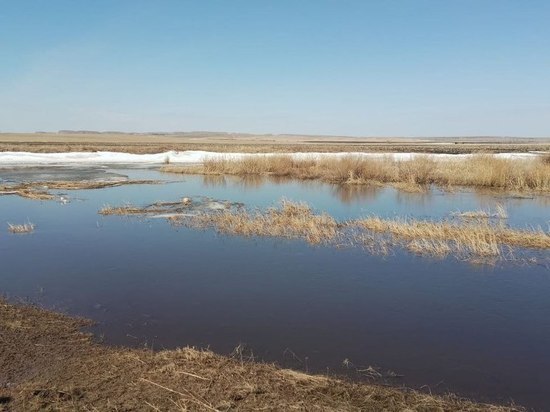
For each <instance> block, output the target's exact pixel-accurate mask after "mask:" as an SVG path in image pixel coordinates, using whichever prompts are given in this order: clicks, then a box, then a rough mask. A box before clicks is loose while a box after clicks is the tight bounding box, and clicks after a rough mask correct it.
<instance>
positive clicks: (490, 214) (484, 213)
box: [453, 204, 508, 219]
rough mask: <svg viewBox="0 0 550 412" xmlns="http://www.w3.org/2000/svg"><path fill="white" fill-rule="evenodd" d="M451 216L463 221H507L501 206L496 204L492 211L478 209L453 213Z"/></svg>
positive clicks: (506, 215) (506, 214)
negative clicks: (463, 219)
mask: <svg viewBox="0 0 550 412" xmlns="http://www.w3.org/2000/svg"><path fill="white" fill-rule="evenodd" d="M453 216H456V217H461V218H465V219H508V212H507V211H506V209H505V208H504V207H503V206H502V205H501V204H498V205H497V206H496V207H495V210H494V211H493V210H491V209H479V210H471V211H466V212H455V213H453Z"/></svg>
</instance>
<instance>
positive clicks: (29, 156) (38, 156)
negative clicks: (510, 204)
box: [0, 150, 540, 166]
mask: <svg viewBox="0 0 550 412" xmlns="http://www.w3.org/2000/svg"><path fill="white" fill-rule="evenodd" d="M278 155H281V153H219V152H205V151H193V150H188V151H184V152H176V151H169V152H164V153H156V154H132V153H119V152H66V153H30V152H0V166H11V165H14V166H19V165H20V166H25V165H29V166H32V165H40V166H46V165H52V166H53V165H60V166H63V165H109V164H144V165H145V164H159V165H160V164H163V163H171V164H193V163H202V162H203V161H204V160H205V159H228V160H237V159H243V158H248V157H255V156H278ZM288 155H290V156H292V157H293V158H294V159H297V160H300V159H320V158H342V157H346V156H355V157H358V158H373V159H380V158H390V159H393V160H411V159H414V158H416V157H429V158H431V159H434V160H448V159H465V158H468V157H471V156H473V155H471V154H442V153H437V154H426V153H357V152H339V153H290V154H288ZM539 155H540V153H498V154H495V155H494V156H495V157H497V158H501V159H511V158H514V159H532V158H535V157H537V156H539Z"/></svg>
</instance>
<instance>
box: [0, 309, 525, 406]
mask: <svg viewBox="0 0 550 412" xmlns="http://www.w3.org/2000/svg"><path fill="white" fill-rule="evenodd" d="M89 323H90V322H86V321H85V320H79V319H72V318H68V317H65V316H62V315H59V314H56V313H52V312H47V311H44V310H41V309H38V308H35V307H29V306H19V305H11V304H8V303H6V302H5V301H3V300H1V299H0V331H1V334H0V337H1V339H2V350H0V370H1V371H2V373H0V398H1V399H2V400H3V402H2V403H1V404H0V410H2V408H7V409H5V410H9V411H35V410H49V411H54V410H55V411H142V410H143V411H147V410H153V411H154V410H159V411H180V412H181V411H252V410H271V411H275V410H276V411H290V410H315V411H366V412H371V411H372V412H374V411H406V410H414V411H426V412H428V411H434V412H435V411H457V410H460V411H465V412H474V411H492V412H504V411H521V410H523V408H521V407H514V406H510V407H506V406H496V405H488V404H480V403H475V402H471V401H469V400H465V399H461V398H458V397H456V396H453V395H444V396H437V395H431V394H428V393H422V392H418V391H413V390H408V389H405V388H392V387H387V386H379V385H374V384H369V383H352V382H348V381H345V380H341V379H337V378H334V377H331V376H320V375H308V374H305V373H302V372H298V371H292V370H285V369H280V368H278V367H277V366H275V365H271V364H265V363H257V362H253V361H250V360H248V359H246V358H243V357H242V356H239V352H236V354H235V356H234V357H226V356H221V355H217V354H214V353H212V352H210V351H201V350H196V349H193V348H182V349H176V350H163V351H160V352H153V351H150V350H143V349H141V350H140V349H127V348H121V347H110V346H103V345H100V344H98V343H94V342H93V340H92V337H91V335H89V334H85V333H83V332H81V331H80V330H79V329H80V328H81V327H82V326H87V325H89ZM241 353H242V352H241Z"/></svg>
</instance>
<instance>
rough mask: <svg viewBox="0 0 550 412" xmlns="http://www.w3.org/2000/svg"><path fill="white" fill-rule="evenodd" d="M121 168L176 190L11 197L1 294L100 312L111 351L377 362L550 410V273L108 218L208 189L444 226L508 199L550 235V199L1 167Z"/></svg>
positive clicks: (424, 382) (3, 206) (1, 206)
mask: <svg viewBox="0 0 550 412" xmlns="http://www.w3.org/2000/svg"><path fill="white" fill-rule="evenodd" d="M120 176H129V177H130V178H132V179H156V180H157V179H158V180H164V181H165V183H163V184H156V185H135V186H134V185H128V186H120V187H115V188H109V189H100V190H81V191H69V192H66V194H67V196H68V198H69V200H70V202H69V203H67V204H63V203H60V202H56V201H45V202H40V201H35V200H28V199H22V198H19V197H15V196H1V197H0V216H1V219H0V220H1V222H0V225H1V226H2V229H1V231H0V258H1V261H2V270H1V273H0V293H3V294H6V295H8V296H9V297H20V298H21V297H22V298H28V299H30V300H31V301H33V302H38V303H40V304H42V305H44V306H46V307H49V308H54V309H57V310H62V311H65V312H67V313H70V314H76V315H83V316H86V317H90V318H92V319H94V320H96V321H97V322H98V324H97V326H95V327H94V328H93V331H94V332H95V333H96V334H97V335H98V336H100V337H101V338H102V339H104V340H105V341H106V342H107V343H111V344H126V345H134V346H139V345H144V346H145V345H146V346H148V347H153V348H154V349H162V348H173V347H177V346H185V345H192V346H198V347H209V348H211V349H212V350H214V351H216V352H219V353H223V354H229V353H231V351H232V350H233V349H234V348H235V347H236V346H237V345H239V344H244V345H246V348H247V349H246V353H247V354H250V353H253V355H254V357H255V358H256V359H259V360H265V361H275V362H277V363H279V364H281V365H283V366H287V367H292V368H295V369H300V370H307V371H309V372H317V373H329V374H334V375H348V376H350V377H353V378H358V379H367V378H368V376H367V375H366V373H365V372H364V370H365V369H367V368H368V367H369V366H372V367H373V368H374V369H375V370H376V371H378V372H380V373H381V375H382V379H383V380H384V382H389V383H393V384H395V385H406V386H409V387H413V388H422V389H423V390H426V391H428V390H430V391H432V392H434V393H444V392H448V391H452V392H455V393H458V394H460V395H464V396H468V397H472V398H474V399H477V400H481V401H491V402H504V403H509V402H511V401H515V402H516V403H519V404H522V405H526V406H528V407H531V408H535V409H539V410H544V409H545V407H548V406H549V405H550V377H549V376H548V371H550V353H549V351H548V348H550V299H549V297H550V270H549V269H548V267H545V266H543V265H522V264H517V263H499V264H497V265H495V266H483V265H477V266H476V265H472V264H470V263H468V262H461V261H458V260H456V259H455V258H452V257H449V258H447V259H443V260H435V259H430V258H426V257H418V256H415V255H411V254H409V253H405V252H401V251H396V252H395V253H393V254H391V255H390V256H385V257H384V256H376V255H371V254H369V253H368V252H367V251H365V250H363V249H360V248H353V247H349V248H341V249H336V248H332V247H324V246H311V245H308V244H306V243H305V242H302V241H294V240H282V239H263V238H240V237H233V236H226V235H219V234H217V233H215V231H212V230H207V231H197V230H192V229H188V228H183V227H174V226H171V225H170V224H169V223H168V222H166V221H165V220H163V219H145V218H139V217H120V216H105V217H103V216H100V215H98V213H97V211H98V210H99V209H100V208H101V207H103V206H104V205H105V204H110V205H120V204H123V203H132V204H137V205H146V204H150V203H153V202H155V201H172V200H177V199H181V198H182V197H194V196H207V197H211V198H213V199H219V200H229V201H233V202H243V203H244V204H245V205H246V206H247V207H258V208H265V207H269V206H273V205H274V204H276V203H277V202H278V201H279V200H280V199H281V198H287V199H290V200H296V201H306V202H308V203H309V204H310V205H311V206H312V207H313V208H314V209H315V210H318V211H326V212H328V213H330V214H331V215H333V216H334V217H336V218H337V219H340V220H345V219H350V218H357V217H361V216H366V215H369V214H373V213H374V214H378V215H381V216H384V217H393V216H412V217H419V218H434V219H437V218H445V217H449V215H450V214H451V213H453V212H456V211H467V210H475V209H479V208H494V207H495V206H496V205H497V204H498V203H500V204H503V205H504V206H505V207H506V209H507V210H508V214H509V216H510V218H509V220H508V224H510V225H511V226H517V227H525V226H541V227H543V228H545V229H547V228H548V225H549V223H550V213H549V210H550V201H549V199H548V198H544V197H537V198H531V199H530V198H509V197H496V196H494V195H490V194H479V193H474V192H470V191H457V192H455V193H445V192H440V191H437V190H434V191H433V192H432V193H430V194H407V193H403V192H399V191H396V190H393V189H389V188H363V187H350V188H341V187H336V186H333V185H329V184H324V183H319V182H306V183H304V182H297V181H266V180H258V179H253V180H250V179H248V180H242V179H238V178H205V177H202V176H175V175H166V174H160V173H158V172H156V171H154V170H152V169H146V168H143V169H141V168H139V167H135V166H134V167H133V168H117V169H113V168H108V169H107V168H101V167H86V168H78V167H72V168H53V167H50V168H42V169H40V168H25V169H19V170H8V169H4V170H0V182H1V181H2V180H7V181H18V180H33V179H35V180H42V181H43V180H53V179H56V178H59V179H64V180H66V179H73V178H74V179H81V178H86V179H88V178H97V177H104V178H113V177H114V178H116V177H120ZM55 193H60V194H61V193H62V191H55ZM27 220H30V221H31V222H33V223H35V224H36V231H35V232H34V233H33V234H30V235H12V234H9V233H8V231H7V223H6V222H11V223H24V222H25V221H27ZM394 374H396V375H397V376H396V377H395V376H393V375H394Z"/></svg>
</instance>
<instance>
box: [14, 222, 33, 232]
mask: <svg viewBox="0 0 550 412" xmlns="http://www.w3.org/2000/svg"><path fill="white" fill-rule="evenodd" d="M34 228H35V225H34V223H31V222H27V223H24V224H22V225H15V224H12V223H8V231H9V232H10V233H32V232H34Z"/></svg>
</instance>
